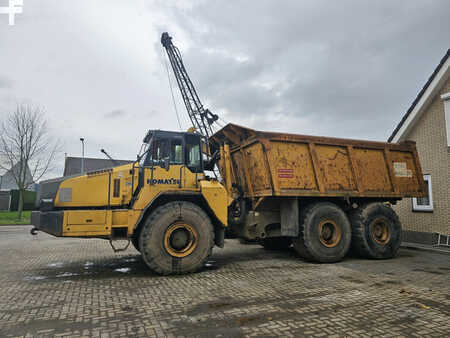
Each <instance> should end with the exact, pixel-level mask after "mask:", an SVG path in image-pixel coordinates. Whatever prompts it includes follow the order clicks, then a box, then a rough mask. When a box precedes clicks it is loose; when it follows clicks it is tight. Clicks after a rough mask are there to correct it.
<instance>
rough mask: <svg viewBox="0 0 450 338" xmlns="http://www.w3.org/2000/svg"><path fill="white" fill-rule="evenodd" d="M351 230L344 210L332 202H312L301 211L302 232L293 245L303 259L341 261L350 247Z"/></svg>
mask: <svg viewBox="0 0 450 338" xmlns="http://www.w3.org/2000/svg"><path fill="white" fill-rule="evenodd" d="M351 237H352V232H351V227H350V222H349V220H348V218H347V215H346V214H345V213H344V211H343V210H342V209H341V208H339V207H338V206H337V205H335V204H333V203H329V202H320V203H314V204H310V205H308V206H307V207H305V208H303V209H302V210H301V211H300V227H299V235H298V237H297V238H295V239H294V240H293V244H294V249H295V250H296V251H297V253H298V254H299V255H300V256H302V257H303V258H304V259H306V260H309V261H314V262H320V263H333V262H338V261H340V260H342V258H344V256H345V255H346V254H347V252H348V250H349V248H350V242H351Z"/></svg>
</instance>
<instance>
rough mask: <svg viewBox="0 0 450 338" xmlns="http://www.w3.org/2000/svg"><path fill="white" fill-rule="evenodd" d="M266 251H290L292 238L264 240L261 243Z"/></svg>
mask: <svg viewBox="0 0 450 338" xmlns="http://www.w3.org/2000/svg"><path fill="white" fill-rule="evenodd" d="M259 243H260V244H261V245H262V246H263V247H264V249H266V250H288V249H289V247H290V246H291V244H292V238H291V237H270V238H263V239H261V240H260V242H259Z"/></svg>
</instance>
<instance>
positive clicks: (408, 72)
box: [172, 1, 450, 139]
mask: <svg viewBox="0 0 450 338" xmlns="http://www.w3.org/2000/svg"><path fill="white" fill-rule="evenodd" d="M444 8H448V4H447V2H446V1H435V2H433V3H423V2H422V1H398V2H392V1H377V2H370V1H339V2H330V1H302V2H297V1H284V2H282V4H280V3H277V2H273V1H259V2H258V6H254V4H252V3H249V2H239V3H236V2H210V1H206V2H200V3H199V4H198V5H196V6H193V7H192V8H191V9H188V10H184V11H178V10H173V8H172V11H173V15H174V17H175V18H176V20H177V22H179V24H180V25H181V27H182V28H183V29H184V30H185V31H188V32H191V35H190V38H191V39H192V42H191V44H192V46H194V47H192V48H190V49H189V50H187V51H185V52H184V57H185V62H186V63H187V64H188V67H189V70H190V73H191V75H192V77H193V79H194V80H195V81H196V85H197V89H198V91H199V94H200V96H201V97H205V98H206V100H207V101H208V103H210V104H211V106H212V107H210V108H211V109H212V110H215V111H216V112H218V113H220V110H221V109H224V110H227V111H229V112H230V115H229V117H230V118H233V119H234V118H236V119H238V118H239V116H240V117H242V118H244V117H245V118H248V119H252V120H255V119H256V121H258V119H259V120H261V121H264V120H267V118H268V117H270V115H273V114H274V111H275V110H276V111H278V114H279V115H280V116H281V117H282V116H284V117H285V118H286V119H288V120H291V121H295V119H308V121H309V122H310V126H314V125H315V126H316V127H315V128H312V129H311V128H309V129H308V130H309V131H310V132H317V133H324V134H327V135H335V136H345V137H364V138H371V139H386V138H387V136H388V135H389V134H390V132H391V131H392V129H393V128H394V127H395V124H396V123H397V122H398V120H399V119H400V118H401V116H402V114H403V113H404V111H405V110H406V109H407V107H408V105H409V104H410V102H411V101H412V99H413V98H414V97H415V95H416V94H417V92H418V91H419V90H420V88H421V86H422V85H423V83H424V82H425V81H426V79H427V77H428V76H429V75H430V74H431V72H432V69H433V68H434V67H435V65H436V64H437V63H438V61H439V59H440V58H441V57H442V55H443V54H444V53H445V51H446V50H447V48H448V38H447V32H448V31H450V21H449V20H447V18H446V16H447V14H446V11H444V10H443V9H444ZM174 41H175V43H176V37H174ZM211 50H212V51H226V52H227V53H226V54H227V55H226V56H224V55H222V54H221V53H219V52H217V53H214V52H211ZM233 55H234V56H236V57H237V56H239V55H243V56H245V59H246V60H247V61H244V62H239V61H237V59H236V58H233ZM258 124H259V123H258ZM287 126H288V127H291V128H293V129H295V131H301V129H302V125H295V124H292V123H291V124H287ZM267 127H268V128H270V126H267ZM268 128H266V129H268Z"/></svg>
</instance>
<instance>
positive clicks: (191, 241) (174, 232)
mask: <svg viewBox="0 0 450 338" xmlns="http://www.w3.org/2000/svg"><path fill="white" fill-rule="evenodd" d="M197 243H198V234H197V231H196V230H195V229H194V227H192V226H191V225H190V224H187V223H184V222H176V223H174V224H172V225H171V226H169V227H168V228H167V230H166V233H165V234H164V248H165V249H166V251H167V253H168V254H169V255H171V256H173V257H179V258H182V257H186V256H188V255H190V254H191V253H192V252H193V251H194V250H195V248H196V247H197Z"/></svg>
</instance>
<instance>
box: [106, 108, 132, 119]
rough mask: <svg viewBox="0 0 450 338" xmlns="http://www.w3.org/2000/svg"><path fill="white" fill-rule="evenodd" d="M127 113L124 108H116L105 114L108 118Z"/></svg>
mask: <svg viewBox="0 0 450 338" xmlns="http://www.w3.org/2000/svg"><path fill="white" fill-rule="evenodd" d="M126 114H127V113H126V111H124V110H122V109H114V110H112V111H110V112H108V113H105V114H104V115H103V116H104V117H106V118H112V119H114V118H119V117H122V116H125V115H126Z"/></svg>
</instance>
